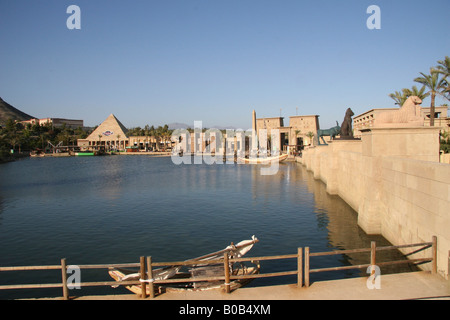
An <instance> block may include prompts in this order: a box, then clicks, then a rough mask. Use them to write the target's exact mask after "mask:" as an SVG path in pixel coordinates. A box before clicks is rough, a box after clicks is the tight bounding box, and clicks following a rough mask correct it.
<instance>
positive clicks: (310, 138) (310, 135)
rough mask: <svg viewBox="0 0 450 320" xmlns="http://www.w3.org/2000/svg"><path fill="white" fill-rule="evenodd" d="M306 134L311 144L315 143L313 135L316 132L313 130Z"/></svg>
mask: <svg viewBox="0 0 450 320" xmlns="http://www.w3.org/2000/svg"><path fill="white" fill-rule="evenodd" d="M306 136H307V137H308V138H309V144H310V145H311V146H312V145H313V137H314V133H313V132H312V131H310V132H308V133H307V134H306Z"/></svg>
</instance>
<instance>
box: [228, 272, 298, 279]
mask: <svg viewBox="0 0 450 320" xmlns="http://www.w3.org/2000/svg"><path fill="white" fill-rule="evenodd" d="M294 275H297V270H294V271H281V272H272V273H259V274H248V275H244V276H230V279H231V280H240V279H257V278H270V277H280V276H294Z"/></svg>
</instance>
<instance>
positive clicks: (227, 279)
mask: <svg viewBox="0 0 450 320" xmlns="http://www.w3.org/2000/svg"><path fill="white" fill-rule="evenodd" d="M223 267H224V269H225V271H224V272H225V292H226V293H230V264H229V262H228V253H227V252H225V253H224V254H223Z"/></svg>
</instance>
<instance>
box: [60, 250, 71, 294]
mask: <svg viewBox="0 0 450 320" xmlns="http://www.w3.org/2000/svg"><path fill="white" fill-rule="evenodd" d="M61 273H62V287H63V298H64V300H69V288H68V287H67V264H66V258H63V259H61Z"/></svg>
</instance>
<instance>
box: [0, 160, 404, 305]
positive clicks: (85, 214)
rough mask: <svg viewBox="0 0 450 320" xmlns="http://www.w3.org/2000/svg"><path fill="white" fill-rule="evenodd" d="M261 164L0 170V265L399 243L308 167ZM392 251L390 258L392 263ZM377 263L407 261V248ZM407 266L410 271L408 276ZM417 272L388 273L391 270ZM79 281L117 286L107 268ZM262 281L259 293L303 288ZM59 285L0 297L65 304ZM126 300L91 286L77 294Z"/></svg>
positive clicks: (27, 278) (3, 278) (357, 258)
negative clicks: (361, 219) (365, 222)
mask: <svg viewBox="0 0 450 320" xmlns="http://www.w3.org/2000/svg"><path fill="white" fill-rule="evenodd" d="M259 170H260V167H259V166H252V165H238V164H226V165H206V164H201V165H179V166H177V165H174V164H173V163H172V161H171V159H170V158H164V157H151V156H144V155H139V156H105V157H85V158H75V157H71V158H32V159H24V160H20V161H17V162H13V163H7V164H3V165H1V166H0V244H1V246H0V266H24V265H58V264H60V260H61V258H66V259H67V263H68V264H75V265H76V264H102V263H105V264H106V263H129V262H133V263H134V262H138V261H139V257H140V256H152V257H153V261H160V262H162V261H179V260H184V259H188V258H192V257H196V256H200V255H203V254H205V253H209V252H211V251H216V250H220V249H222V248H224V247H225V246H227V245H228V244H229V243H230V242H231V241H233V242H235V243H237V242H239V241H241V240H244V239H250V237H251V236H252V235H256V236H257V237H258V239H260V242H259V243H258V244H256V245H255V246H254V248H253V249H252V251H250V253H249V254H248V255H249V256H251V255H252V256H262V255H281V254H292V253H296V252H297V248H298V247H305V246H309V247H310V248H311V252H318V251H330V250H333V249H352V248H363V247H370V241H372V240H376V241H377V245H378V246H382V245H390V244H389V243H388V242H387V241H386V240H385V239H383V238H382V237H380V236H368V235H366V234H365V233H364V232H363V231H362V230H361V229H360V228H359V227H358V226H357V214H356V213H355V212H354V211H353V210H352V209H351V208H350V207H349V206H348V205H347V204H346V203H345V202H344V201H342V200H341V199H340V198H339V197H337V196H330V195H328V194H327V193H326V191H325V185H323V184H322V183H321V182H318V181H315V180H314V179H313V177H312V175H311V174H310V173H309V172H307V171H306V170H305V169H304V168H303V167H302V166H301V165H299V164H296V163H283V164H282V165H280V170H279V172H278V174H276V175H273V176H262V175H260V171H259ZM383 255H384V256H383ZM383 255H382V253H381V252H380V254H378V255H377V259H378V258H379V259H380V260H383V259H388V258H389V259H392V258H397V259H398V258H399V257H400V254H399V253H398V252H393V253H391V254H389V253H384V252H383ZM368 262H369V258H368V255H362V254H359V255H352V256H348V255H337V256H329V257H323V258H315V259H314V260H312V261H311V268H319V267H330V266H342V265H350V264H361V263H368ZM400 268H401V269H400ZM405 268H406V269H407V270H409V267H398V266H397V267H395V268H388V269H386V268H385V269H382V274H383V273H390V272H396V271H404V270H405ZM295 269H296V261H295V259H294V260H285V261H276V262H270V261H268V262H263V263H262V272H264V273H266V272H277V271H290V270H295ZM82 272H83V273H82V281H83V282H85V281H86V282H87V281H102V280H104V281H110V280H111V278H109V276H108V275H107V272H106V270H94V271H87V270H83V271H82ZM361 275H365V270H363V271H361V270H348V271H341V272H326V273H318V274H312V275H311V280H312V281H320V280H327V279H339V278H346V277H355V276H361ZM60 278H61V275H60V272H59V271H44V272H43V271H33V272H3V273H0V285H4V284H18V283H58V282H60V281H61V280H60ZM295 281H296V278H295V277H281V278H265V279H258V280H255V281H253V282H252V283H251V285H252V286H261V285H270V284H283V283H295ZM61 291H62V290H61V289H32V290H20V291H19V290H0V299H11V298H23V297H43V296H61ZM100 293H101V294H104V293H115V294H120V293H129V292H128V291H127V290H125V289H123V288H118V289H112V288H104V287H94V288H83V289H82V290H81V291H79V290H76V291H71V295H81V294H100Z"/></svg>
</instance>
